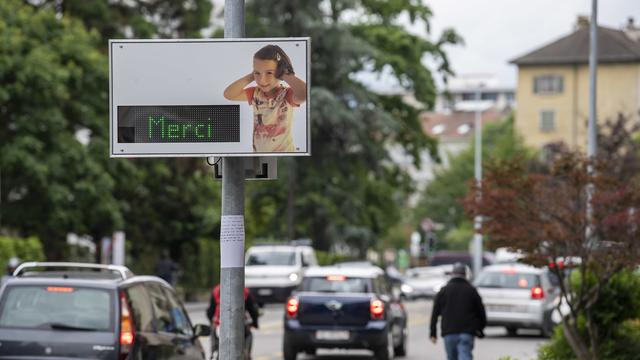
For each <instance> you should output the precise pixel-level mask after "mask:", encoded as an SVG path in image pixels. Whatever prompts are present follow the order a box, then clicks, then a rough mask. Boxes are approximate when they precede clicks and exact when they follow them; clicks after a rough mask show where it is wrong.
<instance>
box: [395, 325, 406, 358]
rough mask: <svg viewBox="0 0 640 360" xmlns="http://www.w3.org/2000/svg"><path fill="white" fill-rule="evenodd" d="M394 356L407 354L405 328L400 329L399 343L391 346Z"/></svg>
mask: <svg viewBox="0 0 640 360" xmlns="http://www.w3.org/2000/svg"><path fill="white" fill-rule="evenodd" d="M393 354H394V355H395V356H407V328H404V329H402V335H401V337H400V344H398V346H396V347H394V348H393Z"/></svg>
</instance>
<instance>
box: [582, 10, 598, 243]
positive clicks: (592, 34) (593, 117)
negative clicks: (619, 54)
mask: <svg viewBox="0 0 640 360" xmlns="http://www.w3.org/2000/svg"><path fill="white" fill-rule="evenodd" d="M589 42H590V44H589V129H588V132H589V133H588V137H587V157H588V158H589V160H590V161H593V160H594V158H595V156H596V151H597V146H598V144H597V136H596V123H597V114H596V100H597V97H596V85H597V80H598V0H591V21H590V22H589ZM587 171H588V173H589V176H593V173H594V170H593V164H589V166H588V168H587ZM593 192H594V187H593V183H591V182H589V184H588V185H587V204H586V205H587V213H586V216H587V226H586V230H585V236H586V238H587V245H588V246H593V245H595V243H594V241H595V239H593V233H594V230H595V229H594V228H593V225H592V224H593V206H592V204H591V201H592V199H593Z"/></svg>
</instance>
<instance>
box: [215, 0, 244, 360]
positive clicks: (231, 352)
mask: <svg viewBox="0 0 640 360" xmlns="http://www.w3.org/2000/svg"><path fill="white" fill-rule="evenodd" d="M224 37H225V38H241V37H244V0H225V3H224ZM222 171H223V174H222V223H223V225H222V227H223V228H224V224H225V217H228V218H229V219H230V218H232V217H234V216H236V217H237V216H241V218H240V219H241V225H242V233H241V236H240V238H241V244H236V245H238V246H242V248H244V158H239V157H235V158H233V157H227V158H224V159H223V165H222ZM235 229H236V231H238V230H237V229H238V227H236V228H235ZM221 232H222V231H221ZM238 233H239V231H238ZM222 237H223V234H221V236H220V238H221V241H220V257H221V258H222V259H229V257H230V256H232V257H238V256H239V254H238V253H237V252H234V251H230V250H231V249H229V248H227V247H226V246H225V244H223V240H222ZM238 243H240V241H238ZM242 254H243V253H242ZM223 263H224V262H223ZM230 263H231V264H233V265H236V266H234V267H227V266H221V268H220V307H221V309H220V316H221V318H220V348H219V354H220V356H219V358H220V359H223V360H232V359H233V360H241V359H242V358H243V356H242V355H243V349H244V261H243V259H235V261H231V262H230ZM238 265H239V266H238Z"/></svg>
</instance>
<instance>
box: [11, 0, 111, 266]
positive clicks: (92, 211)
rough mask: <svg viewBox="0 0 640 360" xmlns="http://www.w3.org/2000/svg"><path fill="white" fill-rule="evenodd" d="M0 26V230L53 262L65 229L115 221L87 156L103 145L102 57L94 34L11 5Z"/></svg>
mask: <svg viewBox="0 0 640 360" xmlns="http://www.w3.org/2000/svg"><path fill="white" fill-rule="evenodd" d="M0 29H1V30H0V32H1V33H2V36H3V41H2V42H0V59H1V60H0V83H2V87H0V104H1V105H0V113H1V114H2V123H1V126H0V176H1V177H2V181H1V186H2V189H1V191H0V197H1V198H0V203H2V207H1V208H0V216H1V218H0V219H1V220H2V224H0V226H1V227H3V228H11V229H14V230H17V231H18V232H19V233H20V234H21V235H23V236H25V237H26V236H29V235H37V236H38V237H39V238H40V239H41V241H42V242H43V244H44V246H45V252H46V254H47V256H48V257H50V258H54V259H55V258H60V257H61V256H62V254H63V253H64V246H63V244H64V243H63V241H64V239H65V236H66V234H67V233H68V232H76V233H83V234H84V233H91V234H96V233H100V234H102V233H105V232H108V231H112V230H113V229H114V228H117V227H120V226H121V225H122V223H123V219H122V217H121V214H120V206H121V204H120V203H119V202H118V200H117V199H116V198H114V196H113V194H112V191H113V189H114V186H115V181H114V179H113V177H111V176H110V175H109V174H108V173H106V172H104V171H103V168H102V166H101V164H100V162H99V161H98V160H96V159H95V158H94V157H93V156H92V153H93V151H94V150H96V149H98V148H100V147H101V146H102V145H103V143H106V140H105V137H106V134H107V127H106V126H105V125H104V124H103V122H104V120H105V119H106V118H107V88H106V87H105V86H104V85H105V84H106V83H107V79H108V76H107V61H106V58H105V57H104V56H103V55H102V54H101V53H100V52H99V51H98V49H97V46H96V45H97V42H98V36H97V35H96V33H92V32H87V31H86V30H85V29H84V28H83V26H82V24H80V23H79V22H78V21H75V20H73V19H68V18H58V17H56V16H55V14H54V13H53V12H49V11H34V10H33V9H32V8H30V7H26V6H23V5H22V4H21V3H20V2H19V1H16V0H8V1H3V2H1V3H0ZM79 131H81V132H85V133H89V134H91V136H90V138H91V139H92V140H91V141H89V142H88V143H86V144H85V143H81V142H80V140H79V139H80V137H77V136H76V133H77V132H79ZM93 140H95V141H93Z"/></svg>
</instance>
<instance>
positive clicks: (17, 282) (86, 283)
mask: <svg viewBox="0 0 640 360" xmlns="http://www.w3.org/2000/svg"><path fill="white" fill-rule="evenodd" d="M5 285H6V286H40V285H54V286H74V287H88V288H98V289H116V288H117V287H118V282H117V281H115V280H114V279H80V278H62V277H59V278H54V277H35V276H32V277H10V278H7V280H6V282H5Z"/></svg>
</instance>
